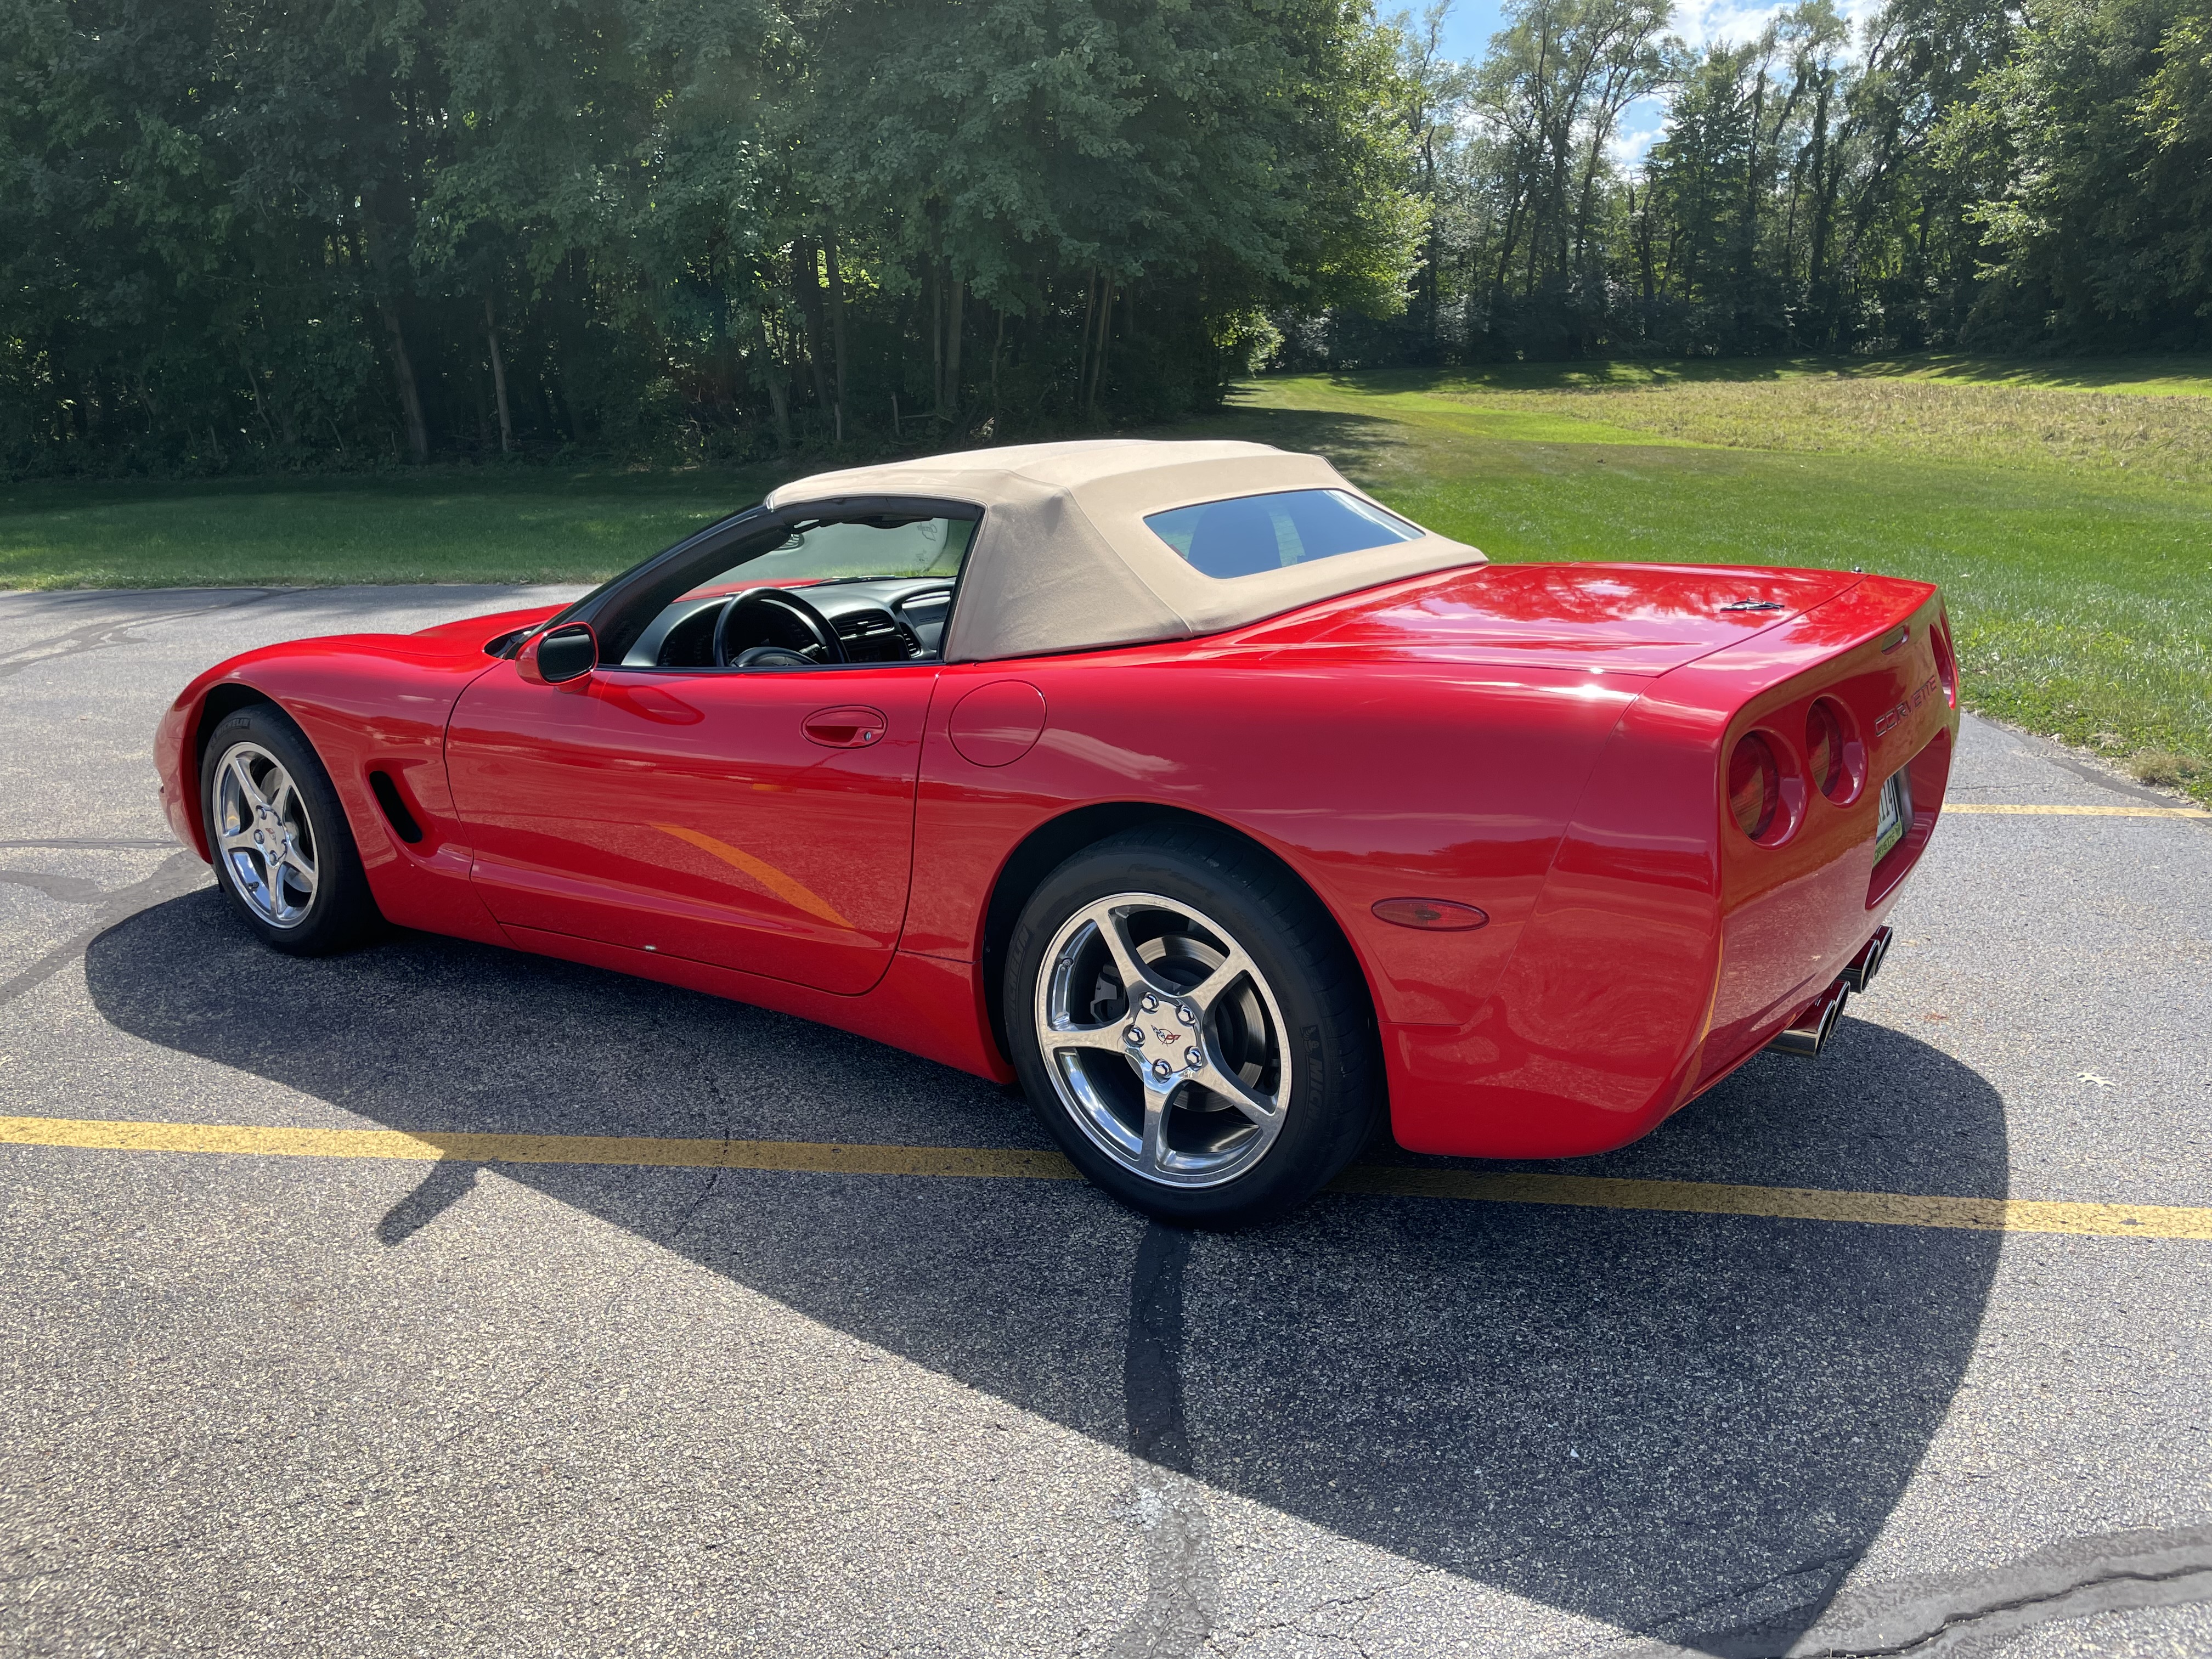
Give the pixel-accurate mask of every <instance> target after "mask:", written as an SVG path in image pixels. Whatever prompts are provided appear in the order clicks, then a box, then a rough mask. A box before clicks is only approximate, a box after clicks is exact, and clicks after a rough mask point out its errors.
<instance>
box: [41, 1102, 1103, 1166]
mask: <svg viewBox="0 0 2212 1659" xmlns="http://www.w3.org/2000/svg"><path fill="white" fill-rule="evenodd" d="M0 1143H13V1144H15V1145H17V1146H89V1147H96V1148H104V1149H106V1150H108V1151H112V1152H236V1153H244V1154H246V1155H247V1156H250V1157H257V1158H412V1159H416V1160H418V1161H421V1162H425V1163H435V1161H437V1160H438V1159H440V1158H453V1159H456V1160H458V1161H459V1162H462V1163H468V1164H643V1165H651V1166H658V1167H661V1168H670V1169H681V1170H799V1171H805V1172H809V1173H813V1174H817V1175H915V1176H996V1177H998V1178H1000V1179H1005V1178H1006V1177H1009V1176H1031V1177H1038V1178H1042V1179H1044V1180H1048V1181H1073V1180H1075V1179H1077V1176H1076V1171H1075V1166H1074V1165H1073V1164H1070V1163H1069V1162H1068V1161H1067V1160H1066V1158H1062V1157H1061V1156H1060V1154H1059V1153H1058V1152H1024V1151H1022V1150H1020V1149H1019V1148H1016V1147H997V1146H866V1145H862V1146H840V1145H835V1144H831V1143H826V1142H822V1141H811V1140H668V1139H658V1138H653V1137H647V1136H643V1135H502V1134H471V1133H461V1132H458V1131H454V1132H449V1131H447V1130H443V1129H269V1128H257V1127H251V1126H248V1125H243V1124H228V1123H138V1122H111V1121H107V1120H105V1119H101V1118H67V1117H0Z"/></svg>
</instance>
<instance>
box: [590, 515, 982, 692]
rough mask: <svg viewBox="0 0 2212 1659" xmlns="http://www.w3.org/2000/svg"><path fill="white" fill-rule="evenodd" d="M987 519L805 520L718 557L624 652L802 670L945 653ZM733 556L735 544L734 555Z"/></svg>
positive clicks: (653, 662)
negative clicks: (776, 538)
mask: <svg viewBox="0 0 2212 1659" xmlns="http://www.w3.org/2000/svg"><path fill="white" fill-rule="evenodd" d="M977 523H978V520H976V519H974V518H956V517H951V516H945V515H942V514H939V515H930V516H915V517H912V518H908V517H906V516H903V515H901V514H897V513H874V514H872V515H870V516H868V517H866V518H858V519H821V520H810V521H805V522H801V523H799V524H798V525H795V526H793V527H792V529H791V531H790V532H789V533H788V534H787V536H786V537H785V538H784V539H783V540H782V541H781V542H779V543H774V544H762V543H755V544H753V545H751V546H750V547H749V548H747V549H746V550H744V556H742V557H739V558H738V559H737V560H736V561H735V562H732V563H730V564H728V565H726V566H724V567H722V568H714V566H713V565H712V564H709V565H708V568H707V569H706V571H705V572H703V573H702V575H701V576H700V577H698V578H697V579H696V580H693V581H692V583H691V585H690V586H689V587H688V588H687V589H686V590H685V591H684V592H683V593H682V594H680V595H679V596H678V598H677V599H674V600H672V601H671V602H670V603H669V604H668V605H665V606H664V607H663V608H662V610H661V611H660V613H659V615H658V616H656V617H654V618H653V621H652V622H651V623H648V624H647V627H646V629H645V630H644V632H643V633H641V635H639V636H638V639H637V641H636V643H635V644H634V645H633V646H631V647H629V650H627V651H626V652H624V653H623V666H624V667H628V668H689V669H702V668H703V669H720V668H742V669H747V670H768V669H782V670H797V669H804V668H808V667H829V666H836V665H879V664H893V663H908V662H917V661H932V660H934V659H936V657H937V655H938V653H939V651H940V649H941V648H942V647H943V642H944V633H945V621H946V619H947V618H948V617H950V616H951V610H952V596H953V593H954V592H955V591H956V589H957V586H958V585H959V580H960V572H961V569H962V568H963V565H964V564H965V562H966V561H967V556H968V550H969V547H970V546H971V545H972V544H973V543H974V541H975V531H976V526H977ZM725 557H727V555H725Z"/></svg>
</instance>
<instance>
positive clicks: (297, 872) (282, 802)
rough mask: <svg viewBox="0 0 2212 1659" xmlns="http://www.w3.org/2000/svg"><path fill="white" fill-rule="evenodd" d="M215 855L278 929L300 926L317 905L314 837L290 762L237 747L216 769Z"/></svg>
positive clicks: (261, 916)
mask: <svg viewBox="0 0 2212 1659" xmlns="http://www.w3.org/2000/svg"><path fill="white" fill-rule="evenodd" d="M213 793H214V797H215V799H214V806H215V823H214V825H213V828H214V830H215V842H216V857H217V858H219V859H221V860H222V863H223V867H224V869H225V870H226V871H227V872H228V874H229V876H230V878H231V881H232V883H233V884H234V887H235V889H236V890H237V893H238V896H240V898H241V899H243V900H244V901H245V902H246V905H247V907H248V908H250V909H251V910H252V913H253V914H254V915H255V916H256V917H257V918H258V920H259V921H264V922H265V923H267V924H268V925H269V926H270V927H283V928H291V927H298V926H299V925H300V924H301V922H303V921H306V920H307V912H308V911H309V910H310V909H311V908H313V906H314V902H315V884H316V881H317V879H318V878H317V876H316V872H315V859H316V847H315V832H314V824H313V821H312V820H311V819H310V818H309V817H308V816H307V806H306V804H305V803H304V802H303V801H302V800H301V797H300V790H299V787H298V786H297V785H295V783H294V782H293V781H292V775H291V773H290V772H289V771H288V770H287V769H285V766H284V763H283V762H282V761H280V760H278V759H277V758H276V756H274V755H272V754H270V752H269V751H268V750H266V749H264V748H263V747H262V746H261V745H260V744H258V743H236V744H232V745H231V746H230V747H229V748H228V749H227V750H224V751H223V755H222V759H221V760H219V761H218V762H216V773H215V789H214V792H213Z"/></svg>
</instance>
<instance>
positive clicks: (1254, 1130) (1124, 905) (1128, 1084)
mask: <svg viewBox="0 0 2212 1659" xmlns="http://www.w3.org/2000/svg"><path fill="white" fill-rule="evenodd" d="M1283 1031H1284V1023H1283V1012H1282V1009H1281V1007H1280V1006H1279V1004H1278V1003H1277V1001H1276V998H1275V994H1274V992H1273V990H1272V989H1271V988H1270V987H1269V986H1268V984H1267V979H1266V977H1265V976H1264V975H1262V974H1261V971H1260V969H1259V968H1258V966H1257V965H1256V964H1255V963H1254V961H1253V959H1252V957H1251V956H1250V954H1249V952H1247V951H1245V950H1244V948H1243V946H1241V945H1239V944H1238V943H1237V940H1236V939H1235V938H1234V937H1233V936H1232V935H1231V933H1230V932H1229V930H1228V929H1227V928H1225V927H1223V926H1222V925H1221V924H1220V923H1219V922H1218V921H1214V920H1213V919H1212V917H1210V916H1208V915H1206V914H1205V913H1204V912H1202V911H1200V910H1198V909H1195V908H1193V907H1192V906H1190V905H1188V904H1186V903H1182V902H1178V901H1176V900H1175V899H1172V898H1169V897H1166V896H1163V895H1161V894H1158V893H1137V892H1132V893H1115V894H1110V895H1109V896H1106V897H1104V898H1101V899H1097V900H1096V901H1094V902H1091V903H1089V904H1086V905H1085V906H1083V908H1080V909H1079V910H1077V911H1076V912H1075V913H1074V914H1073V915H1071V916H1069V917H1068V918H1067V919H1066V921H1064V922H1063V923H1062V924H1061V925H1060V930H1059V932H1058V933H1056V934H1054V937H1053V939H1052V942H1051V944H1050V945H1048V946H1047V947H1046V951H1045V958H1044V971H1043V972H1042V974H1040V975H1038V977H1037V981H1036V1036H1037V1046H1038V1048H1039V1049H1040V1050H1041V1051H1042V1054H1043V1057H1044V1060H1045V1063H1046V1064H1047V1065H1048V1066H1049V1067H1050V1068H1051V1074H1052V1082H1053V1085H1054V1089H1055V1090H1056V1091H1057V1092H1058V1094H1059V1097H1060V1103H1061V1105H1063V1106H1064V1107H1065V1108H1066V1109H1067V1111H1068V1114H1069V1115H1071V1116H1072V1117H1073V1119H1074V1121H1075V1122H1076V1125H1077V1126H1078V1127H1079V1128H1080V1129H1081V1130H1082V1131H1083V1133H1084V1134H1085V1136H1086V1137H1088V1138H1089V1139H1090V1140H1091V1142H1092V1144H1094V1145H1095V1146H1097V1147H1098V1148H1099V1150H1100V1151H1102V1152H1105V1153H1106V1154H1107V1155H1108V1156H1109V1158H1113V1159H1114V1160H1115V1162H1117V1163H1118V1164H1121V1166H1122V1167H1123V1168H1125V1169H1126V1170H1128V1171H1129V1172H1130V1173H1132V1174H1133V1175H1135V1176H1139V1177H1140V1178H1142V1179H1143V1180H1146V1181H1148V1182H1157V1183H1158V1184H1160V1185H1162V1186H1166V1187H1180V1188H1196V1187H1212V1186H1218V1185H1219V1184H1220V1183H1221V1182H1227V1181H1233V1180H1235V1179H1236V1178H1237V1176H1240V1175H1242V1174H1243V1173H1244V1172H1245V1171H1246V1170H1249V1169H1251V1168H1252V1167H1253V1166H1254V1165H1255V1164H1257V1163H1259V1161H1260V1160H1261V1159H1262V1158H1265V1157H1266V1156H1267V1151H1268V1148H1269V1147H1271V1146H1273V1145H1274V1142H1275V1139H1276V1137H1277V1136H1278V1135H1279V1134H1280V1133H1282V1129H1283V1123H1284V1119H1285V1115H1286V1113H1287V1111H1288V1109H1289V1104H1290V1100H1291V1081H1292V1079H1291V1055H1290V1051H1289V1048H1288V1046H1287V1045H1286V1044H1285V1042H1284V1041H1283Z"/></svg>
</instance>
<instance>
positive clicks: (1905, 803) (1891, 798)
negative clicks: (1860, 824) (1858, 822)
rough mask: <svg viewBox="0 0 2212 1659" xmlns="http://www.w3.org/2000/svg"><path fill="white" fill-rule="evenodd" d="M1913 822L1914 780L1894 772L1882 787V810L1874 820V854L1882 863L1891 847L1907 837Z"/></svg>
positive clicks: (1876, 860)
mask: <svg viewBox="0 0 2212 1659" xmlns="http://www.w3.org/2000/svg"><path fill="white" fill-rule="evenodd" d="M1911 822H1912V781H1911V779H1910V778H1908V777H1906V776H1905V774H1904V773H1903V772H1901V771H1899V772H1893V773H1892V774H1891V775H1890V779H1889V781H1888V782H1887V783H1885V784H1883V785H1882V787H1881V811H1879V812H1878V813H1876V815H1875V821H1874V856H1875V862H1876V863H1880V862H1881V860H1882V859H1883V858H1884V857H1886V856H1887V854H1888V852H1889V849H1890V848H1893V847H1894V846H1896V845H1897V843H1898V842H1901V841H1903V840H1904V839H1905V828H1906V826H1907V825H1909V824H1910V823H1911Z"/></svg>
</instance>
